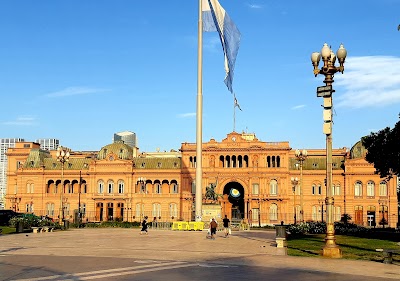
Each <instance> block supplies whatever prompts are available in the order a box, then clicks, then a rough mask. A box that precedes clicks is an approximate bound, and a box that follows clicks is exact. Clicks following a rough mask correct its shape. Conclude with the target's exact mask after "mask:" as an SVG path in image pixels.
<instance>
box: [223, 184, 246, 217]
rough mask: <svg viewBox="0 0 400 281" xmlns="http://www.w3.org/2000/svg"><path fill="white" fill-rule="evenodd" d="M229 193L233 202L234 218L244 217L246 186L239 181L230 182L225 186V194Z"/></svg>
mask: <svg viewBox="0 0 400 281" xmlns="http://www.w3.org/2000/svg"><path fill="white" fill-rule="evenodd" d="M225 194H226V195H228V200H229V203H231V204H232V219H244V188H243V186H242V185H241V184H240V183H238V182H230V183H228V184H226V185H225V187H224V195H225Z"/></svg>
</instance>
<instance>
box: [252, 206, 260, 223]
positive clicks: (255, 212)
mask: <svg viewBox="0 0 400 281" xmlns="http://www.w3.org/2000/svg"><path fill="white" fill-rule="evenodd" d="M259 213H260V209H258V208H253V209H251V219H252V220H253V221H258V215H259Z"/></svg>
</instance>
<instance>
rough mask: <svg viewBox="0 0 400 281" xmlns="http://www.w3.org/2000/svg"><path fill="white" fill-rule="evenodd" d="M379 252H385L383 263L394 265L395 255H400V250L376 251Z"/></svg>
mask: <svg viewBox="0 0 400 281" xmlns="http://www.w3.org/2000/svg"><path fill="white" fill-rule="evenodd" d="M376 251H377V252H383V257H384V259H383V263H386V264H390V263H393V253H400V249H376Z"/></svg>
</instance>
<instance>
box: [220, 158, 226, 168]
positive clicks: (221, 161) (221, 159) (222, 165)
mask: <svg viewBox="0 0 400 281" xmlns="http://www.w3.org/2000/svg"><path fill="white" fill-rule="evenodd" d="M219 166H220V167H222V168H224V167H225V161H224V156H223V155H221V156H220V157H219Z"/></svg>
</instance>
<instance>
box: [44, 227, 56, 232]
mask: <svg viewBox="0 0 400 281" xmlns="http://www.w3.org/2000/svg"><path fill="white" fill-rule="evenodd" d="M53 229H54V227H53V226H43V228H42V231H41V232H53Z"/></svg>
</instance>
